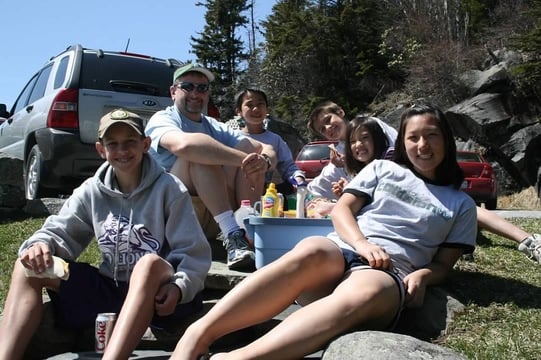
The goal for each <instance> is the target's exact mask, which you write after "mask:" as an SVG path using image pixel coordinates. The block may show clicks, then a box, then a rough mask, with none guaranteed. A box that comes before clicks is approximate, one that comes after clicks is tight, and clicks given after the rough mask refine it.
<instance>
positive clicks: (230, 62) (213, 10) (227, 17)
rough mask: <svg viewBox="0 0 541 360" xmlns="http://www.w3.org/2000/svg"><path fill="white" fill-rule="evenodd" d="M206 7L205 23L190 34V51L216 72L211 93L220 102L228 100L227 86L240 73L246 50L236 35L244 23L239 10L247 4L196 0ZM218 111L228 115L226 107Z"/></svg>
mask: <svg viewBox="0 0 541 360" xmlns="http://www.w3.org/2000/svg"><path fill="white" fill-rule="evenodd" d="M196 5H197V6H204V7H206V8H207V12H206V13H205V22H206V25H205V27H204V29H203V31H202V32H199V33H198V34H199V37H193V36H192V37H191V41H192V42H191V45H192V48H193V50H192V52H193V53H194V54H195V55H196V56H197V59H198V61H199V62H201V63H202V64H203V65H205V66H206V67H207V68H209V69H210V70H212V71H213V72H214V73H215V74H216V80H215V82H214V84H213V97H214V100H215V103H216V104H218V105H219V106H220V108H221V109H220V110H222V105H223V104H225V103H229V102H232V101H233V100H232V99H233V97H232V94H230V92H231V91H228V89H229V87H231V85H232V84H233V83H234V82H235V81H236V79H237V77H238V76H239V75H240V74H241V73H242V69H241V64H242V62H244V61H246V60H247V59H248V57H249V54H248V53H247V52H246V51H245V48H244V43H243V41H242V39H241V37H240V35H238V33H239V30H240V29H241V28H243V27H245V26H246V25H247V24H248V19H247V18H246V16H244V15H243V14H242V13H243V12H244V11H246V10H248V9H249V8H250V5H247V1H246V0H205V1H204V2H198V3H196ZM225 112H226V113H225V114H222V117H223V118H224V119H227V118H228V117H230V116H231V114H230V111H227V110H226V111H225Z"/></svg>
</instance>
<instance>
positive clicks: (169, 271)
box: [103, 254, 173, 359]
mask: <svg viewBox="0 0 541 360" xmlns="http://www.w3.org/2000/svg"><path fill="white" fill-rule="evenodd" d="M172 275H173V268H172V267H171V265H170V264H169V263H168V262H167V261H165V260H164V259H162V258H161V257H159V256H158V255H155V254H152V255H145V256H143V257H142V258H141V259H140V260H139V261H138V262H137V264H136V265H135V268H134V269H133V273H132V275H131V278H130V286H129V290H128V295H127V296H126V300H125V301H124V305H123V306H122V309H121V310H120V314H119V315H118V319H117V321H116V324H115V327H114V330H113V333H112V335H111V339H110V341H109V343H108V344H107V348H106V349H105V354H104V356H103V359H127V358H129V356H130V354H131V353H132V351H133V350H134V349H135V348H136V347H137V345H138V344H139V342H140V341H141V337H142V336H143V334H144V333H145V331H146V329H147V327H148V325H149V324H150V321H151V320H152V317H153V316H154V305H155V301H156V294H157V292H158V289H159V288H160V286H161V285H162V284H165V283H167V282H168V281H169V280H170V279H171V276H172Z"/></svg>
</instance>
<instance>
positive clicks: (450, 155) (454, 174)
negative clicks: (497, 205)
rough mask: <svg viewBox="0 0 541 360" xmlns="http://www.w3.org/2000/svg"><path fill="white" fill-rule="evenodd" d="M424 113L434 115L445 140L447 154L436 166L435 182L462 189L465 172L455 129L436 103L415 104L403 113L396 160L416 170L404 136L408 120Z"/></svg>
mask: <svg viewBox="0 0 541 360" xmlns="http://www.w3.org/2000/svg"><path fill="white" fill-rule="evenodd" d="M424 114H429V115H430V116H432V119H434V120H436V123H437V124H438V127H439V128H440V130H441V132H442V135H443V141H444V149H445V155H444V158H443V161H442V162H441V164H439V165H438V167H437V168H436V179H435V181H433V183H435V184H438V185H452V186H453V187H454V188H455V189H460V186H461V185H462V181H463V180H464V173H463V172H462V169H461V168H460V166H459V165H458V163H457V161H456V143H455V139H454V136H453V131H452V129H451V127H450V125H449V122H448V121H447V118H446V117H445V114H444V113H443V112H442V111H441V110H440V109H438V108H437V107H436V106H434V105H430V104H421V105H413V106H412V107H410V108H408V109H407V110H405V111H404V112H403V113H402V116H401V118H400V128H399V130H398V137H397V138H396V143H395V150H394V161H395V162H397V163H398V164H402V165H405V166H406V167H408V168H409V169H410V170H412V171H413V172H415V170H414V168H413V164H412V163H411V161H410V160H409V158H408V155H407V153H406V148H405V145H404V136H405V132H406V125H407V124H408V120H409V119H410V118H412V117H413V116H416V115H424ZM415 173H416V172H415Z"/></svg>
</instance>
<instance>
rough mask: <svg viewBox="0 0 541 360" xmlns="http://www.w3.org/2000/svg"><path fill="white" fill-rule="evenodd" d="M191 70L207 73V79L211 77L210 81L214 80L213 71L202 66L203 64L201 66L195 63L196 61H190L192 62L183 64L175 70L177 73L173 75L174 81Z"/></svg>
mask: <svg viewBox="0 0 541 360" xmlns="http://www.w3.org/2000/svg"><path fill="white" fill-rule="evenodd" d="M189 72H198V73H201V74H203V75H205V76H206V77H207V79H209V82H210V81H214V75H212V73H211V72H210V71H209V70H207V69H205V68H204V67H202V66H200V65H198V64H194V63H190V64H187V65H184V66H181V67H179V68H178V69H177V70H175V74H174V75H173V81H175V80H176V79H178V78H179V77H180V76H182V75H184V74H186V73H189Z"/></svg>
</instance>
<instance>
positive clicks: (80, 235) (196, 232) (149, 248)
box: [19, 154, 211, 303]
mask: <svg viewBox="0 0 541 360" xmlns="http://www.w3.org/2000/svg"><path fill="white" fill-rule="evenodd" d="M94 238H95V239H97V241H98V246H99V249H100V252H101V263H100V265H99V271H100V273H101V274H103V275H105V276H107V277H109V278H111V279H114V280H118V281H128V280H129V277H130V274H131V271H132V270H133V267H134V266H135V263H136V262H137V260H139V259H140V258H141V257H142V256H143V255H145V254H148V253H156V254H158V255H160V256H161V257H163V258H165V259H167V260H168V261H169V262H170V263H171V264H172V265H173V267H174V268H175V269H176V273H175V275H174V277H173V278H172V279H171V282H173V283H175V284H176V285H177V286H178V287H179V288H180V289H181V291H182V300H181V303H186V302H190V301H191V300H192V299H193V298H194V296H195V295H196V294H197V293H198V292H200V291H201V290H202V289H203V286H204V282H205V278H206V276H207V273H208V270H209V268H210V264H211V251H210V246H209V244H208V241H207V239H206V238H205V235H204V234H203V231H202V230H201V226H200V225H199V222H198V221H197V217H196V215H195V213H194V210H193V207H192V202H191V198H190V194H189V193H188V191H187V189H186V187H185V186H184V184H182V182H181V181H180V180H178V179H177V178H176V177H174V176H173V175H171V174H169V173H167V172H166V171H165V170H164V169H163V168H162V167H160V166H159V165H158V163H157V162H156V161H155V160H154V159H153V158H151V157H150V156H148V155H146V154H145V156H144V157H143V172H142V176H141V183H140V184H139V186H138V187H137V188H136V189H135V190H134V191H133V192H132V193H129V194H125V193H122V192H121V191H120V190H119V189H118V186H117V185H116V181H115V177H114V174H113V168H112V167H111V166H110V165H109V163H107V162H105V163H104V164H103V165H102V166H101V167H100V168H99V169H98V170H97V171H96V174H95V175H94V176H93V177H91V178H89V179H87V180H86V181H85V182H84V183H83V184H82V185H81V186H80V187H78V188H77V189H75V190H74V192H73V195H72V196H70V198H69V199H68V200H66V202H65V203H64V205H63V206H62V209H61V210H60V212H59V213H58V215H51V216H49V217H48V218H47V220H46V221H45V223H44V224H43V227H42V228H41V229H39V230H38V231H36V232H35V233H34V234H33V235H32V236H31V237H30V238H29V239H28V240H26V241H25V242H24V243H23V244H22V245H21V248H20V249H19V256H20V255H21V254H22V252H23V251H24V250H25V249H27V248H28V247H29V246H30V245H31V244H32V243H35V242H38V241H41V242H45V243H47V244H48V245H49V248H50V249H51V251H52V253H53V254H54V255H56V256H59V257H62V258H64V259H69V260H75V259H77V257H78V256H79V255H80V254H81V252H82V251H83V250H84V249H85V248H86V247H87V246H88V244H89V243H90V241H91V240H92V239H94Z"/></svg>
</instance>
